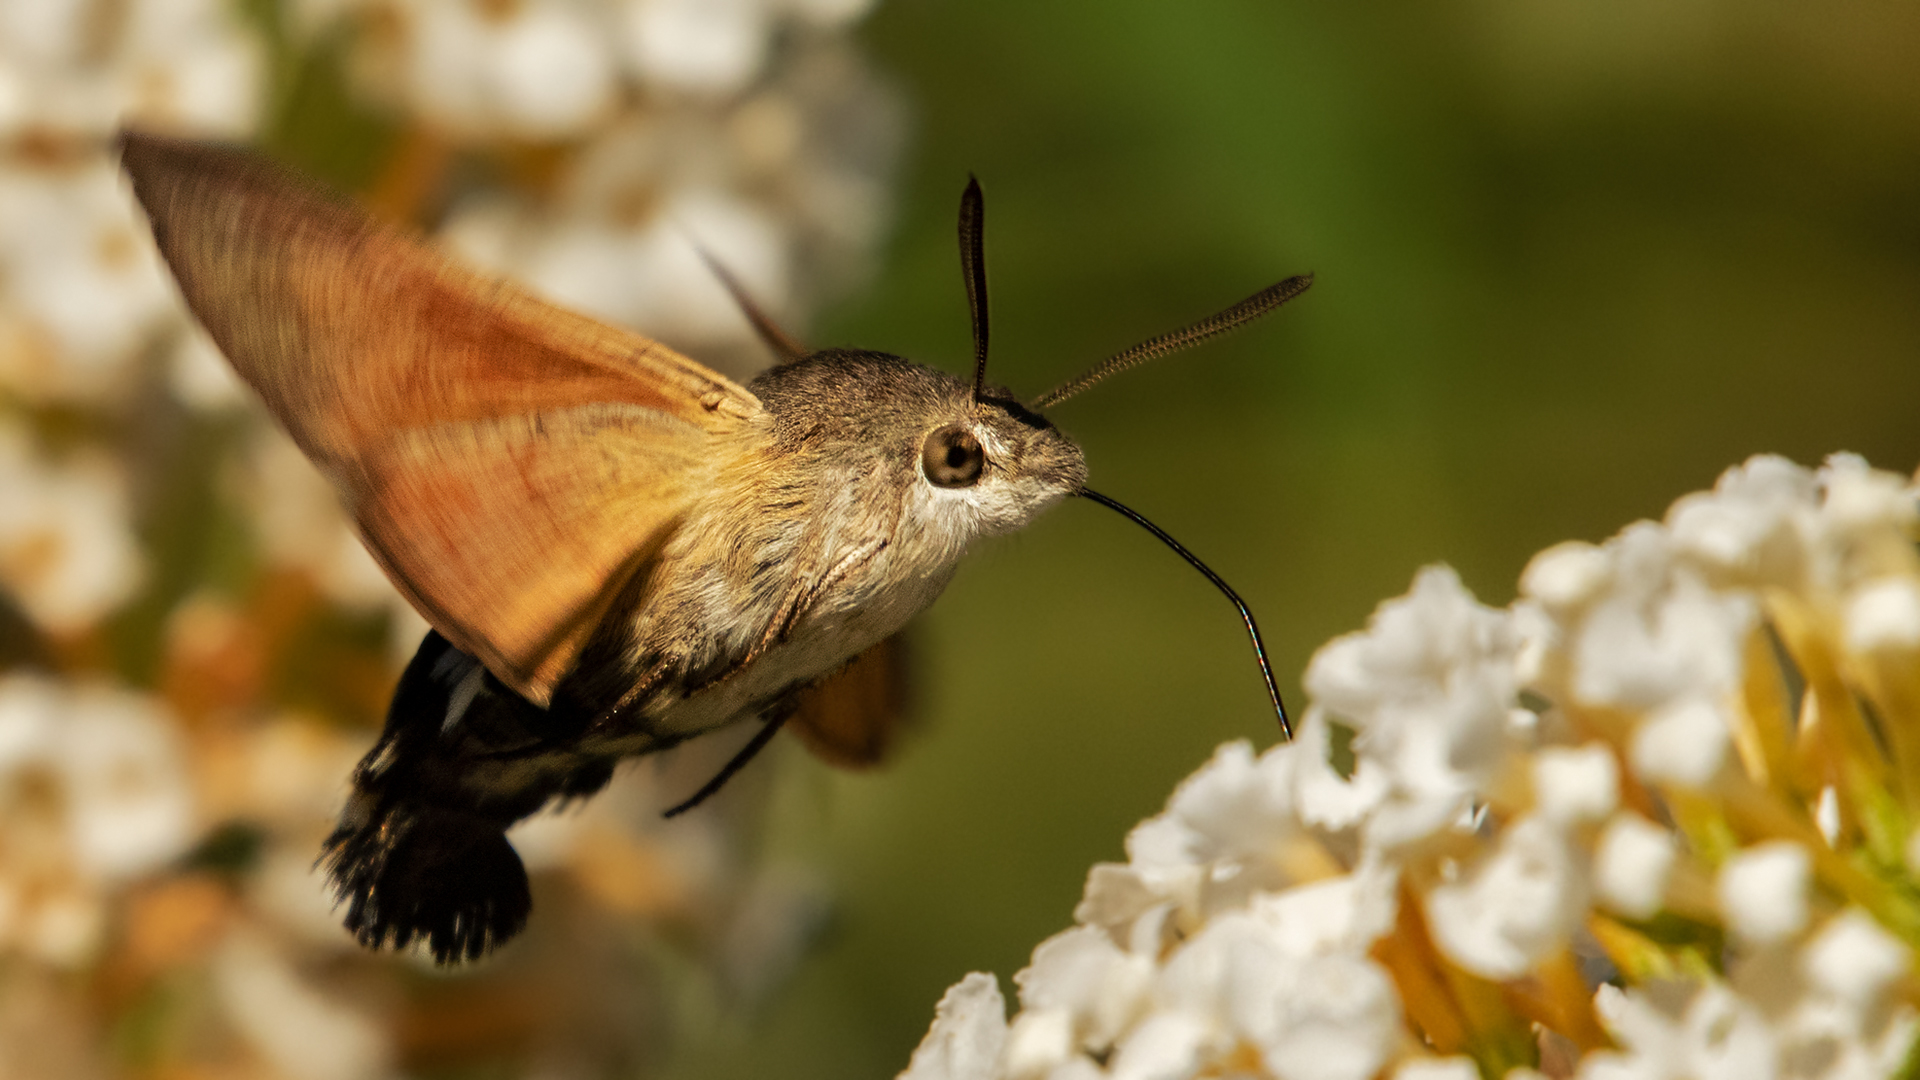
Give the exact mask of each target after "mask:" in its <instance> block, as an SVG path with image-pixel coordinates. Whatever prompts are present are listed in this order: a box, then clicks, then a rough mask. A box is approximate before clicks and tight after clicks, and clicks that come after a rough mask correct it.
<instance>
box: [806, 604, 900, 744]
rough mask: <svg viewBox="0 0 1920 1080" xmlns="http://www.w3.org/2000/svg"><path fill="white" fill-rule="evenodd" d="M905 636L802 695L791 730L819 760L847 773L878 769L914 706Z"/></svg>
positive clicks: (861, 657)
mask: <svg viewBox="0 0 1920 1080" xmlns="http://www.w3.org/2000/svg"><path fill="white" fill-rule="evenodd" d="M908 667H909V663H908V648H907V642H906V635H905V634H904V633H902V634H895V635H893V636H892V637H890V638H888V639H886V640H885V641H882V642H881V643H880V644H878V645H875V646H873V647H872V648H870V649H868V650H867V651H866V652H863V653H861V654H860V655H859V656H856V657H854V658H853V660H852V662H850V663H849V664H847V666H845V667H843V668H841V669H840V670H839V671H836V672H834V673H833V674H831V675H828V676H827V677H825V678H823V679H821V680H819V681H818V682H816V683H814V684H813V685H812V686H809V687H807V688H806V689H805V690H802V691H800V702H799V708H798V709H797V710H796V711H795V712H794V714H793V716H792V717H790V718H789V719H788V720H787V727H788V728H789V729H791V730H792V731H793V732H794V734H796V735H798V736H799V737H800V741H801V742H802V743H804V744H805V745H806V748H807V749H808V750H810V751H812V752H813V754H814V756H816V757H818V758H820V759H821V760H822V761H825V762H826V763H827V764H829V765H838V766H839V767H841V768H843V769H863V768H868V767H870V766H873V765H878V764H879V763H880V762H882V761H884V760H885V759H886V757H887V752H888V751H889V750H891V749H892V748H893V744H894V742H895V741H896V739H897V738H898V737H899V734H900V729H901V727H902V723H903V721H904V718H905V717H906V715H907V711H908V708H909V706H910V704H911V702H910V700H909V697H910V693H911V690H912V682H911V680H910V673H909V670H908Z"/></svg>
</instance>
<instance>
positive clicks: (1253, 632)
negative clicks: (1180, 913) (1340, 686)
mask: <svg viewBox="0 0 1920 1080" xmlns="http://www.w3.org/2000/svg"><path fill="white" fill-rule="evenodd" d="M1305 287H1306V286H1304V285H1303V286H1301V288H1305ZM1074 494H1076V495H1079V496H1080V497H1081V498H1085V499H1092V500H1093V501H1094V502H1097V503H1099V504H1100V505H1101V506H1104V507H1106V508H1108V509H1109V510H1112V511H1114V512H1115V513H1118V514H1120V515H1122V516H1124V517H1125V518H1126V519H1127V520H1128V521H1131V522H1133V523H1134V524H1135V525H1138V526H1140V527H1141V528H1143V529H1145V530H1147V531H1148V532H1150V533H1152V534H1153V535H1154V536H1156V537H1159V539H1160V542H1161V543H1163V544H1165V545H1167V546H1168V547H1170V548H1172V549H1173V552H1174V554H1176V555H1178V556H1180V557H1181V558H1183V559H1185V560H1187V565H1189V566H1191V567H1193V568H1194V569H1195V570H1198V571H1200V572H1201V573H1202V574H1204V575H1206V578H1207V580H1208V581H1211V582H1213V585H1214V587H1215V588H1217V589H1219V590H1220V591H1221V592H1222V593H1224V594H1225V595H1226V598H1227V599H1228V600H1231V601H1232V602H1233V606H1234V607H1235V608H1236V609H1237V610H1238V611H1239V612H1240V621H1241V622H1243V623H1245V624H1246V627H1247V636H1248V637H1250V638H1252V639H1253V659H1254V662H1255V663H1257V664H1259V665H1260V677H1261V678H1263V679H1265V680H1266V681H1267V697H1269V698H1271V699H1272V701H1273V711H1274V715H1276V716H1278V717H1279V718H1280V734H1282V735H1284V736H1285V737H1286V739H1287V741H1288V742H1292V741H1293V722H1292V721H1291V720H1288V719H1287V706H1286V703H1285V702H1283V701H1281V700H1280V686H1279V684H1278V683H1276V682H1274V681H1273V667H1272V666H1271V665H1269V664H1268V663H1267V645H1266V642H1264V641H1262V640H1260V627H1259V626H1258V625H1256V624H1255V623H1254V621H1253V612H1252V611H1251V610H1249V609H1248V607H1247V602H1246V601H1245V600H1242V599H1240V594H1239V593H1237V592H1234V591H1233V586H1231V585H1228V584H1227V583H1226V580H1225V579H1224V578H1222V577H1221V576H1220V575H1219V574H1216V573H1214V572H1213V571H1212V570H1211V569H1210V568H1208V566H1207V564H1206V563H1203V562H1201V561H1200V557H1199V556H1197V555H1195V554H1194V553H1193V552H1191V551H1188V550H1187V549H1186V548H1184V547H1182V546H1180V541H1178V540H1175V539H1174V538H1173V537H1171V536H1168V535H1167V532H1166V530H1165V529H1162V528H1161V527H1160V526H1158V525H1155V524H1154V523H1153V522H1151V521H1148V520H1147V519H1146V518H1144V517H1142V516H1141V515H1140V514H1138V513H1136V512H1134V511H1133V510H1131V509H1129V508H1128V507H1126V506H1124V505H1122V504H1121V503H1120V502H1119V501H1118V500H1115V499H1109V498H1107V497H1106V496H1105V495H1102V494H1100V493H1099V492H1097V491H1095V490H1093V489H1092V488H1084V487H1083V488H1081V489H1080V490H1079V491H1076V492H1074Z"/></svg>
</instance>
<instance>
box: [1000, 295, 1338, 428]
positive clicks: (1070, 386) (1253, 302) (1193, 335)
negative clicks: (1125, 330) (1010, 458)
mask: <svg viewBox="0 0 1920 1080" xmlns="http://www.w3.org/2000/svg"><path fill="white" fill-rule="evenodd" d="M1312 285H1313V275H1312V274H1295V275H1294V276H1293V277H1290V278H1288V279H1286V280H1285V281H1279V282H1275V283H1274V284H1272V285H1269V286H1267V287H1266V288H1264V289H1261V290H1260V291H1259V292H1257V293H1254V294H1253V295H1252V296H1249V297H1247V298H1246V299H1245V300H1242V301H1240V302H1239V303H1237V304H1235V305H1233V306H1232V307H1230V308H1227V309H1226V310H1225V311H1221V312H1218V313H1216V314H1214V315H1210V316H1208V317H1207V318H1204V319H1201V320H1200V321H1199V322H1197V323H1194V324H1193V325H1191V326H1183V327H1181V328H1180V329H1178V330H1175V331H1173V332H1172V333H1170V334H1161V335H1160V336H1159V337H1157V338H1150V339H1148V340H1146V341H1143V342H1141V343H1140V344H1138V345H1135V346H1134V347H1133V348H1131V349H1128V350H1126V351H1125V352H1119V353H1115V354H1114V355H1112V356H1110V357H1108V358H1107V359H1105V360H1103V361H1101V362H1100V363H1098V364H1095V365H1094V366H1093V367H1092V368H1091V369H1090V370H1088V371H1087V373H1086V374H1084V375H1082V376H1080V377H1079V378H1076V379H1069V380H1067V381H1066V382H1064V383H1061V384H1060V385H1059V386H1056V387H1054V388H1053V389H1052V390H1049V391H1047V392H1046V393H1044V394H1042V395H1040V396H1039V397H1037V398H1034V399H1033V402H1032V404H1031V405H1030V406H1029V407H1030V408H1032V409H1033V410H1034V411H1035V412H1041V411H1044V410H1046V409H1048V408H1051V407H1052V406H1054V405H1058V404H1059V403H1061V402H1062V401H1065V400H1067V399H1068V398H1070V397H1072V396H1073V395H1075V394H1077V393H1079V392H1081V391H1082V390H1085V389H1086V388H1088V387H1089V386H1092V385H1093V384H1094V383H1097V382H1099V381H1100V380H1101V379H1104V378H1106V377H1107V376H1109V375H1112V374H1114V373H1116V372H1120V371H1125V370H1126V369H1128V368H1130V367H1137V366H1138V365H1140V364H1144V363H1146V362H1147V361H1149V360H1154V359H1157V358H1159V357H1162V356H1166V355H1167V354H1168V353H1176V352H1179V351H1181V350H1182V349H1190V348H1192V347H1194V346H1195V345H1198V344H1200V343H1201V342H1203V341H1205V340H1207V339H1208V338H1211V337H1218V336H1219V335H1221V334H1224V333H1226V332H1227V331H1229V330H1234V329H1237V328H1239V327H1241V326H1245V325H1246V324H1247V323H1250V322H1252V321H1253V320H1255V319H1257V318H1259V317H1260V316H1262V315H1265V314H1266V313H1267V312H1269V311H1272V310H1273V309H1274V308H1277V307H1279V306H1280V305H1281V304H1284V303H1286V302H1287V301H1289V300H1291V299H1293V298H1294V297H1296V296H1299V295H1300V294H1301V293H1303V292H1306V291H1307V290H1308V289H1309V288H1311V287H1312Z"/></svg>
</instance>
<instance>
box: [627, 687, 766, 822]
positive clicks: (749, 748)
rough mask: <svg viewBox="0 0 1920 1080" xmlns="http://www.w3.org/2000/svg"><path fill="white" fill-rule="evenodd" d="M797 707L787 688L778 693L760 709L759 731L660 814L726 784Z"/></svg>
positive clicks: (674, 812)
mask: <svg viewBox="0 0 1920 1080" xmlns="http://www.w3.org/2000/svg"><path fill="white" fill-rule="evenodd" d="M798 708H799V698H798V696H797V695H796V694H794V693H793V692H791V691H790V692H788V693H785V694H782V695H781V696H780V697H779V698H778V699H776V700H775V701H774V702H773V704H771V705H768V706H767V707H766V708H764V709H762V710H761V711H760V722H761V724H762V725H763V726H762V727H761V728H760V730H759V731H757V732H754V735H753V738H751V739H749V740H747V744H746V745H745V746H743V747H741V748H740V749H739V751H738V752H737V753H735V754H734V755H733V756H732V757H731V758H728V759H727V763H726V764H725V765H722V766H721V767H720V771H719V772H717V773H715V774H714V776H713V779H711V780H709V781H707V782H706V783H705V784H702V785H701V786H700V790H699V791H696V792H694V793H693V794H692V795H690V796H688V797H687V798H686V799H683V800H681V801H680V802H678V803H675V804H674V805H673V806H671V807H669V808H668V809H667V810H666V811H665V812H663V813H662V814H661V815H660V816H661V817H670V818H671V817H679V816H680V815H681V814H684V813H686V812H687V811H689V810H691V809H693V808H694V807H696V806H699V805H700V804H701V803H703V802H706V801H707V800H708V799H710V798H712V797H713V796H714V795H715V794H717V793H718V792H719V790H720V789H721V788H723V787H726V786H727V781H729V780H731V779H733V777H734V775H735V774H736V773H738V772H739V771H740V770H741V769H744V768H746V767H747V763H748V762H750V761H752V760H753V759H754V758H757V757H759V756H760V751H762V750H765V749H766V748H767V744H768V743H770V742H772V741H773V737H774V736H775V735H777V734H779V733H780V728H781V726H782V725H783V724H785V723H786V722H787V720H788V719H789V718H790V717H792V716H793V714H794V712H795V711H796V710H797V709H798Z"/></svg>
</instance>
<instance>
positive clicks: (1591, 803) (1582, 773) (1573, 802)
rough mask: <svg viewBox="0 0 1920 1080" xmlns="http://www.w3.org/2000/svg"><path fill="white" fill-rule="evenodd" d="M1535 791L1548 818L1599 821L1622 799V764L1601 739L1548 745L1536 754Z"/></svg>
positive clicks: (1560, 821)
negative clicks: (1577, 745)
mask: <svg viewBox="0 0 1920 1080" xmlns="http://www.w3.org/2000/svg"><path fill="white" fill-rule="evenodd" d="M1533 793H1534V802H1535V806H1536V808H1537V809H1538V810H1539V812H1540V814H1541V815H1542V816H1543V817H1545V818H1546V819H1547V820H1549V821H1552V822H1555V823H1557V824H1563V825H1570V824H1575V823H1579V822H1587V821H1598V820H1600V819H1601V818H1603V817H1606V816H1607V815H1608V814H1611V813H1612V812H1613V808H1614V806H1615V805H1616V804H1618V803H1619V801H1620V766H1619V763H1618V762H1617V761H1615V760H1614V756H1613V752H1612V751H1611V750H1609V749H1608V748H1607V747H1606V746H1605V745H1603V744H1601V743H1589V744H1587V745H1586V746H1582V747H1577V748H1575V747H1559V746H1552V747H1547V748H1546V749H1543V750H1541V751H1539V752H1538V753H1536V754H1535V755H1534V758H1533Z"/></svg>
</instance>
